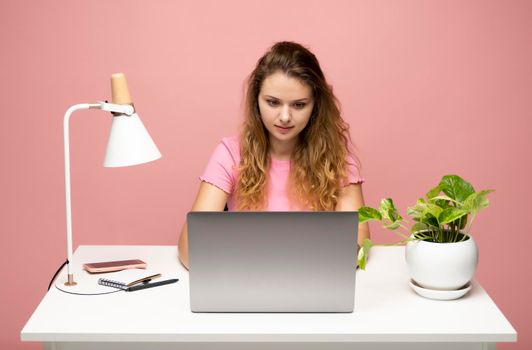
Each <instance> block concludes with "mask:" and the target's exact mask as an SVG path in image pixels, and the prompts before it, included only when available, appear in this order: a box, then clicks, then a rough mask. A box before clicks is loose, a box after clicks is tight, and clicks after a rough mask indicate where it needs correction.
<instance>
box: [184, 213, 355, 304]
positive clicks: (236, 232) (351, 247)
mask: <svg viewBox="0 0 532 350" xmlns="http://www.w3.org/2000/svg"><path fill="white" fill-rule="evenodd" d="M187 220H188V244H189V264H190V307H191V310H192V311H193V312H353V307H354V296H355V271H356V255H357V234H358V213H357V212H190V213H188V217H187Z"/></svg>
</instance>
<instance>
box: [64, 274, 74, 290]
mask: <svg viewBox="0 0 532 350" xmlns="http://www.w3.org/2000/svg"><path fill="white" fill-rule="evenodd" d="M76 284H77V283H76V282H74V275H73V274H71V273H70V274H68V281H66V282H65V286H68V287H72V286H75V285H76Z"/></svg>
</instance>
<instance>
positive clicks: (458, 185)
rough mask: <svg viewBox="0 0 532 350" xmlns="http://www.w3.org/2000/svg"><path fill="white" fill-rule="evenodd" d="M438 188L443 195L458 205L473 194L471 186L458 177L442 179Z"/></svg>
mask: <svg viewBox="0 0 532 350" xmlns="http://www.w3.org/2000/svg"><path fill="white" fill-rule="evenodd" d="M439 186H440V187H441V190H442V191H443V193H445V194H446V195H447V196H449V197H451V198H452V199H454V200H456V201H457V202H460V203H461V202H463V201H465V200H466V198H467V197H469V196H470V195H471V194H472V193H475V189H474V188H473V186H472V185H471V184H470V183H469V182H467V181H465V180H464V179H462V178H461V177H460V176H458V175H446V176H444V177H442V179H441V181H440V184H439Z"/></svg>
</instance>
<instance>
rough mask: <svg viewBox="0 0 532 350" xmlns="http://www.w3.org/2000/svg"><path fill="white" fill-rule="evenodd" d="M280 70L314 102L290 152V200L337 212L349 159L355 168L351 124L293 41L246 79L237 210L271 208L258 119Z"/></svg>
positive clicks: (264, 139)
mask: <svg viewBox="0 0 532 350" xmlns="http://www.w3.org/2000/svg"><path fill="white" fill-rule="evenodd" d="M279 71H280V72H283V73H284V74H286V75H287V76H289V77H293V78H296V79H298V80H300V81H301V82H302V83H303V84H306V85H308V86H309V87H310V88H311V90H312V93H313V98H314V101H315V102H314V107H313V110H312V114H311V117H310V120H309V122H308V124H307V126H306V127H305V128H304V129H303V130H302V131H301V133H300V134H299V135H298V143H297V145H296V147H295V149H294V150H293V152H292V154H291V159H290V161H291V168H290V175H289V181H288V184H287V185H288V195H289V198H290V200H291V201H292V202H293V203H298V204H299V205H301V206H303V207H305V208H308V209H309V210H315V211H318V210H320V211H321V210H334V209H335V207H336V204H337V202H338V196H339V193H340V190H341V188H342V186H344V185H345V183H346V181H347V166H348V161H349V159H353V160H354V161H356V162H357V166H358V161H357V160H356V158H355V157H354V155H352V154H351V152H350V151H349V150H350V145H351V139H350V136H349V125H348V124H347V123H346V122H345V121H344V120H343V119H342V117H341V115H340V107H339V102H338V100H337V99H336V97H335V96H334V94H333V92H332V87H331V86H329V85H328V84H327V82H326V80H325V76H324V74H323V72H322V70H321V68H320V65H319V63H318V60H317V59H316V56H314V54H313V53H312V52H310V51H309V50H308V49H307V48H305V47H303V46H302V45H300V44H297V43H293V42H279V43H276V44H275V45H274V46H273V47H272V48H271V49H270V50H269V51H268V52H266V54H264V56H262V57H261V58H260V59H259V61H258V63H257V66H256V68H255V69H254V70H253V72H252V73H251V75H250V77H249V79H248V82H247V88H246V94H245V107H244V114H245V115H244V118H245V119H244V123H243V127H242V133H241V136H240V157H241V161H240V165H239V167H238V174H237V181H236V186H235V199H236V204H237V209H238V210H261V209H264V208H265V207H266V206H267V189H268V186H267V182H268V172H269V169H270V165H271V160H270V155H269V148H270V141H269V136H268V131H267V130H266V128H265V126H264V124H263V123H262V120H261V117H260V111H259V105H258V96H259V93H260V90H261V87H262V83H263V81H264V79H266V78H267V77H268V76H270V75H271V74H273V73H276V72H279ZM349 156H351V157H349Z"/></svg>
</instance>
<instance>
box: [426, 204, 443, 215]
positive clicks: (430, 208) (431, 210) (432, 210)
mask: <svg viewBox="0 0 532 350" xmlns="http://www.w3.org/2000/svg"><path fill="white" fill-rule="evenodd" d="M443 210H444V209H442V208H441V207H440V206H438V205H436V204H432V203H427V206H426V207H425V211H424V212H423V214H431V215H432V216H434V217H435V218H439V217H440V214H441V212H442V211H443Z"/></svg>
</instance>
